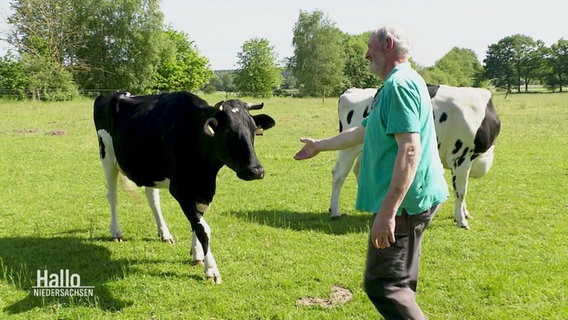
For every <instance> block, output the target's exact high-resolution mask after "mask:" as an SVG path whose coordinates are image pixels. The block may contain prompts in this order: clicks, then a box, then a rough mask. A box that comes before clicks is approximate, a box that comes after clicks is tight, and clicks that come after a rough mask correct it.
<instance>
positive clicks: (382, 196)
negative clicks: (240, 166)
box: [294, 27, 448, 319]
mask: <svg viewBox="0 0 568 320" xmlns="http://www.w3.org/2000/svg"><path fill="white" fill-rule="evenodd" d="M409 40H410V39H409V37H408V35H407V34H406V33H405V32H404V31H403V29H400V28H397V27H381V28H378V29H377V30H375V31H373V33H372V34H371V36H370V38H369V42H368V50H367V54H366V58H367V59H368V60H369V62H370V65H369V70H370V71H371V72H372V73H373V74H375V75H377V76H379V77H380V78H381V79H383V80H384V85H383V87H382V88H381V89H380V90H378V92H377V94H376V95H375V99H374V101H373V109H372V111H371V112H370V114H369V116H368V117H367V118H366V119H365V120H364V121H363V123H362V124H361V125H360V126H357V127H354V128H351V129H348V130H345V131H343V132H341V133H340V134H338V135H336V136H333V137H330V138H326V139H319V140H315V139H310V138H301V139H300V141H301V142H303V143H304V146H303V148H302V149H301V150H300V151H299V152H298V153H297V154H296V155H295V156H294V158H295V159H296V160H302V159H308V158H311V157H314V156H316V155H317V154H318V153H319V152H321V151H329V150H341V149H346V148H349V147H351V146H354V145H356V144H359V143H363V151H362V154H361V167H360V171H359V172H360V174H359V180H358V193H357V203H356V208H357V209H358V210H361V211H368V212H372V213H374V215H373V221H372V226H371V234H370V237H369V244H368V253H367V265H366V270H365V291H366V292H367V295H368V296H369V299H370V300H371V301H372V302H373V304H374V305H375V307H376V308H377V310H378V311H379V312H380V313H381V315H382V316H383V317H384V318H386V319H425V316H424V314H423V312H422V310H421V309H420V307H419V306H418V304H417V303H416V299H415V297H416V286H417V282H418V267H419V264H420V247H421V242H422V233H423V231H424V229H425V228H426V227H427V226H428V224H429V223H430V221H431V220H432V218H433V216H434V215H435V213H436V212H437V211H438V209H439V207H440V205H441V203H442V202H444V201H445V200H446V199H447V197H448V187H447V184H446V181H445V180H444V169H443V167H442V164H441V162H440V158H439V155H438V151H437V142H436V133H435V128H434V122H433V119H432V104H431V102H430V96H429V95H428V89H427V87H426V84H425V83H424V80H423V79H422V77H420V75H419V74H418V73H417V72H416V71H415V70H413V69H412V67H411V65H410V63H409V62H408V59H409V58H410V41H409Z"/></svg>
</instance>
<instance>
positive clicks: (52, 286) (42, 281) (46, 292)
mask: <svg viewBox="0 0 568 320" xmlns="http://www.w3.org/2000/svg"><path fill="white" fill-rule="evenodd" d="M32 288H33V291H34V296H35V297H92V296H93V294H94V291H95V287H94V286H82V285H81V276H79V274H77V273H71V272H70V271H69V269H60V270H59V273H49V272H48V270H37V278H36V285H35V286H33V287H32Z"/></svg>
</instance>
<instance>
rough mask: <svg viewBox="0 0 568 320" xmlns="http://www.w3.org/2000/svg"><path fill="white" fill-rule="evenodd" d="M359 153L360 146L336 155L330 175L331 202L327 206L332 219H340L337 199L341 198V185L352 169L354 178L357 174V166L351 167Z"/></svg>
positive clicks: (341, 151)
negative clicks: (331, 181) (331, 180)
mask: <svg viewBox="0 0 568 320" xmlns="http://www.w3.org/2000/svg"><path fill="white" fill-rule="evenodd" d="M360 153H361V146H360V145H358V146H355V147H351V148H349V149H345V150H340V151H339V152H338V153H337V161H336V162H335V166H334V167H333V169H332V171H331V173H332V175H333V184H332V186H331V202H330V204H329V213H330V217H331V218H332V219H334V218H339V217H341V213H340V212H339V198H340V196H341V188H343V184H344V183H345V179H346V178H347V175H348V174H349V171H351V168H353V172H354V173H355V176H357V174H358V173H359V168H358V166H357V167H356V168H355V167H353V163H354V162H355V159H357V157H358V156H359V154H360Z"/></svg>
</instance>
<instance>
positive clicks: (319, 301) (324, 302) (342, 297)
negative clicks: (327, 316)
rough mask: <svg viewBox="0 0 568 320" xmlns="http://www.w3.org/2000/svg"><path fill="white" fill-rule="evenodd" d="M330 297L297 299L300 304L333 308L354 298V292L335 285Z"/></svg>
mask: <svg viewBox="0 0 568 320" xmlns="http://www.w3.org/2000/svg"><path fill="white" fill-rule="evenodd" d="M331 290H332V291H331V293H330V294H329V298H328V299H323V298H301V299H298V301H296V303H297V304H298V305H300V306H305V307H313V306H319V307H323V308H331V307H333V306H336V305H341V304H345V303H347V302H349V300H351V298H353V293H351V291H349V289H346V288H344V287H341V286H334V287H333V288H332V289H331Z"/></svg>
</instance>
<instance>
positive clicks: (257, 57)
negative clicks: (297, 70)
mask: <svg viewBox="0 0 568 320" xmlns="http://www.w3.org/2000/svg"><path fill="white" fill-rule="evenodd" d="M237 58H238V61H237V64H238V65H239V67H240V68H239V70H237V72H236V73H235V78H234V83H235V86H236V88H237V90H238V91H239V92H241V93H243V94H251V95H253V96H255V97H258V96H260V97H269V96H272V90H273V89H274V88H276V87H277V86H279V85H280V83H281V82H282V80H281V76H280V68H278V65H277V63H276V58H277V57H276V53H275V52H274V47H272V46H271V45H270V43H269V42H268V40H266V39H263V38H254V39H251V40H248V41H245V43H244V44H243V46H242V51H241V52H239V53H238V54H237Z"/></svg>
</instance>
